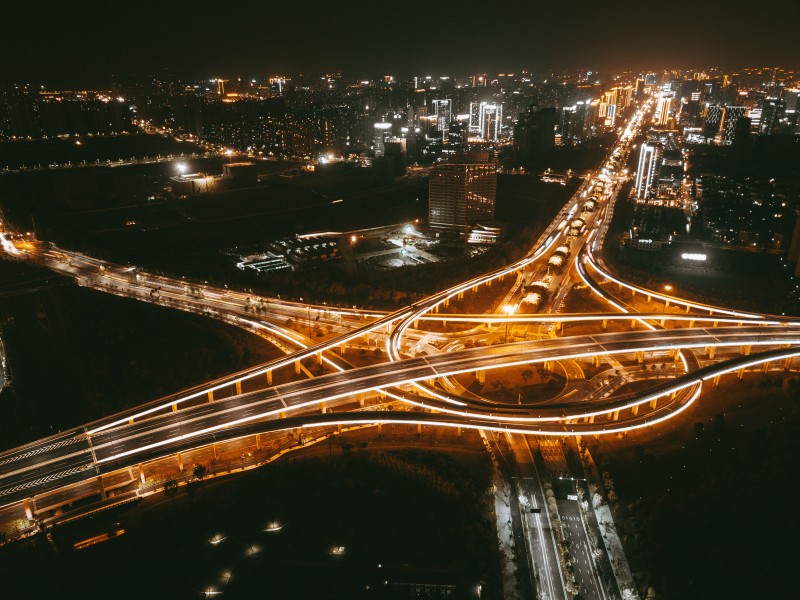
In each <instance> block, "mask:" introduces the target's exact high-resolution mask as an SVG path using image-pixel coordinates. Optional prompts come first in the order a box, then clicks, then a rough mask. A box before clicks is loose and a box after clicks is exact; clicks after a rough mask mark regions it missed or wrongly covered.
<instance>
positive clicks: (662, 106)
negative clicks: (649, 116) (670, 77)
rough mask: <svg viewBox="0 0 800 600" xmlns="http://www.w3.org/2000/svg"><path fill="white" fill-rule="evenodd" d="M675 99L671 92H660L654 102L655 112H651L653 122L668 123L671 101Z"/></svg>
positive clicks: (662, 124)
mask: <svg viewBox="0 0 800 600" xmlns="http://www.w3.org/2000/svg"><path fill="white" fill-rule="evenodd" d="M674 99H675V94H674V93H673V92H662V93H661V95H660V96H659V98H658V103H657V104H656V112H655V113H654V114H653V123H655V124H656V125H661V126H664V125H667V123H669V116H670V111H671V110H672V102H673V100H674Z"/></svg>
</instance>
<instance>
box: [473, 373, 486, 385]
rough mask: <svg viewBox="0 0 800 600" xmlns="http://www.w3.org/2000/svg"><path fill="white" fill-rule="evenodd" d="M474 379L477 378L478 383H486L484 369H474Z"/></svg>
mask: <svg viewBox="0 0 800 600" xmlns="http://www.w3.org/2000/svg"><path fill="white" fill-rule="evenodd" d="M475 379H477V380H478V383H486V371H483V370H480V371H475Z"/></svg>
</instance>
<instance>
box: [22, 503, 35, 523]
mask: <svg viewBox="0 0 800 600" xmlns="http://www.w3.org/2000/svg"><path fill="white" fill-rule="evenodd" d="M32 500H33V499H32V498H31V500H28V499H27V498H26V499H25V500H23V501H22V508H24V509H25V518H26V519H28V521H33V508H32V507H31V501H32Z"/></svg>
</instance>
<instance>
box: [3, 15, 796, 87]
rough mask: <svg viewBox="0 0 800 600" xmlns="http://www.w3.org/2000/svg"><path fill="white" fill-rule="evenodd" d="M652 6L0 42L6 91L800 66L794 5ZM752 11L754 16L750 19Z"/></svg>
mask: <svg viewBox="0 0 800 600" xmlns="http://www.w3.org/2000/svg"><path fill="white" fill-rule="evenodd" d="M663 6H664V5H658V6H648V5H642V4H640V3H634V2H630V1H628V0H623V1H622V2H619V3H617V4H615V11H613V12H612V11H606V12H601V10H600V5H598V4H597V3H595V2H579V3H577V6H576V5H575V3H573V4H572V5H570V6H568V7H567V6H563V5H556V4H542V3H538V4H533V5H531V4H526V5H524V6H519V7H515V6H510V7H507V8H495V7H489V6H488V5H487V4H486V3H477V2H466V3H461V4H459V10H458V11H457V12H455V11H454V12H453V13H452V14H450V13H447V14H445V13H443V14H442V17H441V18H439V17H437V16H436V14H435V10H425V11H420V10H415V9H411V8H409V9H408V10H405V11H402V12H401V11H399V10H397V9H394V10H393V9H392V7H387V6H384V5H372V4H368V5H366V6H357V7H353V6H340V5H338V4H337V3H328V4H327V5H322V6H315V5H313V4H311V5H308V4H305V5H302V6H297V5H294V4H291V5H281V6H271V7H266V6H264V5H263V4H259V3H249V2H239V3H237V4H234V5H230V6H229V7H223V6H221V5H220V6H218V7H215V8H214V9H213V10H207V9H204V8H202V9H200V10H198V8H197V7H196V6H193V5H191V4H190V3H187V2H177V3H172V4H163V5H156V4H155V3H149V5H148V4H145V6H142V5H141V4H140V5H137V10H136V11H126V12H122V11H120V12H111V11H109V9H108V5H107V4H106V5H104V4H101V3H98V2H95V1H94V0H91V1H89V2H83V3H82V4H81V8H80V10H79V9H76V8H75V6H74V5H58V6H56V7H52V8H49V10H48V11H46V12H36V13H34V12H33V11H32V9H30V8H27V9H26V8H20V7H16V8H12V9H10V10H9V13H10V14H9V16H8V19H7V23H9V24H11V25H10V26H9V27H8V30H7V31H6V32H5V34H4V36H3V40H2V41H0V51H2V52H3V54H4V55H5V57H6V58H7V60H5V61H4V62H5V65H4V67H3V69H2V74H1V75H0V79H2V80H4V81H7V82H11V81H14V82H34V81H35V82H49V81H52V82H54V83H63V82H67V81H78V82H84V81H86V82H89V81H100V80H107V79H109V78H110V77H111V76H112V75H121V74H122V75H124V74H128V73H138V74H144V73H153V72H163V71H164V70H168V71H169V72H170V73H172V74H173V75H174V76H176V77H185V78H205V77H213V76H224V77H235V76H254V75H260V76H265V75H271V74H289V73H291V74H298V73H313V74H316V73H324V72H335V71H340V72H343V73H351V74H359V75H361V76H372V77H375V76H379V75H385V74H392V75H395V76H397V77H403V76H407V75H412V74H420V73H422V72H425V73H426V74H432V75H434V74H444V73H453V74H466V73H470V72H490V73H491V72H503V71H516V70H519V69H523V68H527V69H529V70H538V71H547V70H551V69H552V70H567V69H573V68H587V69H593V70H599V71H601V72H608V71H610V70H613V71H615V72H619V71H623V70H638V69H645V68H646V69H659V70H661V69H668V68H678V67H679V66H683V67H684V68H690V67H694V66H697V67H705V68H709V67H712V66H718V67H720V68H725V69H730V68H739V67H758V66H778V67H783V68H790V69H791V68H797V67H800V45H798V44H797V43H796V40H795V30H794V28H795V23H796V22H797V20H796V17H797V16H799V15H798V13H800V11H798V8H797V6H796V5H795V4H794V2H793V1H792V0H776V1H775V2H773V3H772V4H771V5H770V16H771V17H772V18H771V19H770V23H769V27H760V28H756V27H755V26H753V25H752V21H750V20H748V19H745V18H743V17H744V16H746V15H747V14H748V7H747V5H745V3H743V2H736V1H733V2H725V3H718V2H714V3H702V4H699V3H690V2H688V1H687V0H680V2H678V3H677V4H675V3H673V4H672V5H670V9H671V10H669V11H664V10H662V8H663ZM750 10H751V9H750Z"/></svg>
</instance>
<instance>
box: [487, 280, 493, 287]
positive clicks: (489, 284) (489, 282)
mask: <svg viewBox="0 0 800 600" xmlns="http://www.w3.org/2000/svg"><path fill="white" fill-rule="evenodd" d="M486 287H492V280H491V279H490V280H489V281H487V282H486Z"/></svg>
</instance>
